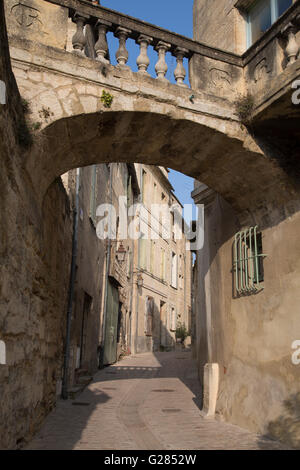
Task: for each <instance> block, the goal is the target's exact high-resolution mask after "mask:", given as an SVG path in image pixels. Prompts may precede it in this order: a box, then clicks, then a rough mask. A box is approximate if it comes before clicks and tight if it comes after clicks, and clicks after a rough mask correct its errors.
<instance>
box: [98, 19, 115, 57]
mask: <svg viewBox="0 0 300 470" xmlns="http://www.w3.org/2000/svg"><path fill="white" fill-rule="evenodd" d="M111 26H112V23H109V21H105V20H98V21H97V23H96V28H97V29H98V41H97V42H96V44H95V52H96V55H97V60H99V61H100V62H103V63H105V64H108V63H109V60H108V59H107V56H108V44H107V38H106V33H107V30H108V29H109V28H110V27H111Z"/></svg>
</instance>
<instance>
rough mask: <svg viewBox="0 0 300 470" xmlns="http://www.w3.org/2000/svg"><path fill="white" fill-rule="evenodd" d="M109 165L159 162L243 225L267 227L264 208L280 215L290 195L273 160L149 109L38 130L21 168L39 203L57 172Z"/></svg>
mask: <svg viewBox="0 0 300 470" xmlns="http://www.w3.org/2000/svg"><path fill="white" fill-rule="evenodd" d="M108 162H128V163H129V162H136V163H145V164H148V165H160V166H165V167H170V168H172V169H174V170H177V171H180V172H182V173H185V174H186V175H188V176H191V177H194V178H196V179H198V180H199V181H201V182H203V183H205V184H207V185H208V186H209V187H210V188H212V189H214V190H215V191H216V192H218V193H219V194H220V195H222V196H223V197H224V199H225V200H227V201H228V202H229V203H230V204H231V206H232V207H233V208H234V209H235V210H236V212H237V214H239V215H240V220H241V222H242V223H243V222H245V223H246V222H250V220H251V219H252V221H253V222H254V221H255V222H258V221H260V222H263V223H265V224H269V223H271V221H270V220H268V221H267V220H266V217H267V214H268V213H269V212H270V209H272V208H274V207H275V206H277V207H280V208H281V210H282V207H283V205H286V203H287V202H289V201H293V200H295V199H296V196H297V191H296V190H295V189H294V188H293V186H292V184H291V182H290V181H289V178H288V176H287V175H286V173H285V172H284V171H283V170H282V169H281V168H280V167H279V165H278V164H277V163H276V161H275V160H274V159H271V158H269V157H267V156H266V155H263V154H261V153H259V152H258V151H257V152H255V151H251V150H249V149H248V150H247V149H246V148H245V143H244V142H243V141H242V140H239V139H238V138H232V137H230V136H228V135H226V134H225V133H222V132H220V131H218V130H216V129H213V128H211V127H208V126H205V125H202V124H198V123H195V122H192V121H189V120H182V119H174V118H172V117H170V116H164V115H161V114H155V113H150V112H130V111H116V112H114V111H106V112H102V113H99V112H98V113H91V114H81V115H77V116H74V117H69V118H63V119H60V120H57V121H55V122H53V123H52V124H50V125H49V126H48V127H46V128H45V129H44V130H43V132H42V133H41V138H40V139H38V144H37V145H36V146H35V148H34V150H33V151H32V152H31V154H30V156H29V157H28V159H27V171H28V173H29V174H30V175H31V179H32V181H33V184H34V186H35V188H36V191H37V193H38V194H37V196H38V197H39V198H43V196H44V194H45V193H46V190H47V188H48V187H49V185H50V184H51V183H52V182H53V181H54V180H55V178H57V177H58V176H60V175H61V174H63V173H64V172H66V171H68V170H70V169H72V168H77V167H84V166H88V165H91V164H100V163H108ZM40 200H41V199H40ZM292 205H293V204H292V203H290V206H291V207H292ZM264 219H265V220H264Z"/></svg>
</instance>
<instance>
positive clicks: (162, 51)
mask: <svg viewBox="0 0 300 470" xmlns="http://www.w3.org/2000/svg"><path fill="white" fill-rule="evenodd" d="M170 48H171V44H168V43H167V42H164V41H159V43H158V44H157V46H156V48H155V50H156V51H157V52H158V62H157V64H156V65H155V71H156V75H157V78H159V79H160V80H166V78H165V75H166V73H167V71H168V66H167V63H166V52H167V51H168V50H169V49H170Z"/></svg>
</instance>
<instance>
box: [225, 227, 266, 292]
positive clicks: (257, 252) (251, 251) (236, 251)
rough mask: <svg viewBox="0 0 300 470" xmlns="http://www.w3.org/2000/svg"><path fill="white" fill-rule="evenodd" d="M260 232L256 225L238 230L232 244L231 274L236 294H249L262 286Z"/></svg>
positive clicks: (262, 258)
mask: <svg viewBox="0 0 300 470" xmlns="http://www.w3.org/2000/svg"><path fill="white" fill-rule="evenodd" d="M265 257H266V255H264V254H263V247H262V234H261V232H259V230H258V227H257V226H256V227H251V228H248V229H246V230H243V231H241V232H238V233H237V234H236V235H235V238H234V245H233V276H234V286H235V293H236V295H239V296H240V295H247V294H248V295H249V294H255V293H257V292H259V291H261V290H262V289H263V288H264V286H263V282H264V266H263V262H264V258H265Z"/></svg>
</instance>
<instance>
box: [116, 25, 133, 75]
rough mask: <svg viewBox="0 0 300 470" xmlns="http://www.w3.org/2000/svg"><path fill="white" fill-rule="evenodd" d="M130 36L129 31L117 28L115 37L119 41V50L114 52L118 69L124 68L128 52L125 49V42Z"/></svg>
mask: <svg viewBox="0 0 300 470" xmlns="http://www.w3.org/2000/svg"><path fill="white" fill-rule="evenodd" d="M130 34H131V31H130V29H127V28H123V27H121V26H119V27H118V28H117V30H116V32H115V36H116V37H117V38H118V39H119V49H118V50H117V52H116V59H117V62H118V65H119V66H120V67H124V66H125V65H126V64H127V61H128V51H127V49H126V40H127V38H128V36H129V35H130Z"/></svg>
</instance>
